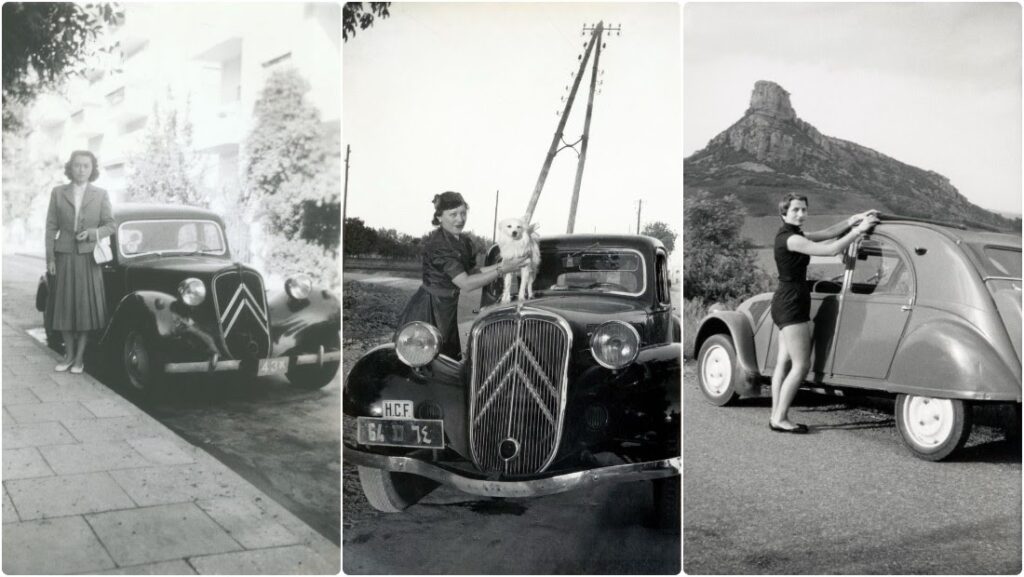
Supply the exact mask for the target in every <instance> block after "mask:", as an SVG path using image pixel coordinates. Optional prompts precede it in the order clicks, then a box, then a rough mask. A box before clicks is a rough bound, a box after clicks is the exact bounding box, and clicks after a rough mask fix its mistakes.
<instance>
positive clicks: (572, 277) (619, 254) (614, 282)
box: [533, 249, 646, 295]
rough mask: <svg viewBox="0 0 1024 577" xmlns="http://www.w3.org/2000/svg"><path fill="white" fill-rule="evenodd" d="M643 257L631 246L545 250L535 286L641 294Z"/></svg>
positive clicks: (542, 288) (542, 289) (561, 289)
mask: <svg viewBox="0 0 1024 577" xmlns="http://www.w3.org/2000/svg"><path fill="white" fill-rule="evenodd" d="M645 282H646V278H645V274H644V259H643V256H641V255H640V253H638V252H636V251H633V250H629V249H622V250H616V249H606V250H593V251H590V250H588V251H573V252H570V251H544V252H543V253H542V254H541V259H540V267H539V268H538V270H537V280H536V281H535V282H534V285H533V286H534V289H535V290H538V291H592V292H604V293H620V294H621V293H626V294H630V295H639V294H641V293H643V292H644V290H646V286H645Z"/></svg>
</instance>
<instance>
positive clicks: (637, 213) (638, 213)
mask: <svg viewBox="0 0 1024 577" xmlns="http://www.w3.org/2000/svg"><path fill="white" fill-rule="evenodd" d="M637 203H638V204H637V205H636V233H637V234H640V210H641V209H642V208H643V207H644V199H642V198H641V199H640V200H638V201H637Z"/></svg>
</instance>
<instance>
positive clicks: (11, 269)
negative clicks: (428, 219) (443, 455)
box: [2, 2, 343, 575]
mask: <svg viewBox="0 0 1024 577" xmlns="http://www.w3.org/2000/svg"><path fill="white" fill-rule="evenodd" d="M342 43H343V26H342V6H341V4H337V3H316V2H274V3H270V2H264V3H256V2H252V3H178V2H174V3H172V2H167V3H157V2H147V3H90V4H75V3H35V2H31V3H30V2H24V3H23V2H7V3H4V5H3V319H2V320H3V333H2V336H3V345H2V346H3V355H2V398H3V416H2V421H3V437H2V442H3V528H2V533H3V571H4V573H6V574H83V573H120V574H179V575H184V574H200V573H203V574H337V573H338V572H339V571H340V562H341V550H340V542H341V505H340V504H341V483H340V471H341V382H340V371H339V368H340V365H341V356H342V355H341V335H340V329H341V327H340V325H341V302H340V288H341V275H340V269H339V267H338V263H339V248H340V231H341V229H340V224H341V218H340V214H341V204H342V198H341V193H342V189H343V186H342V180H343V161H342V154H341V118H340V116H341V113H340V110H341V46H342Z"/></svg>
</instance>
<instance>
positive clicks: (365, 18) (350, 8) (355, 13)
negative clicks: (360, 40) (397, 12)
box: [341, 2, 391, 42]
mask: <svg viewBox="0 0 1024 577" xmlns="http://www.w3.org/2000/svg"><path fill="white" fill-rule="evenodd" d="M364 4H369V5H370V9H369V10H366V7H365V6H364ZM390 5H391V2H366V3H364V2H346V3H345V9H344V10H343V11H342V13H343V14H342V29H341V36H342V38H343V39H344V40H345V41H346V42H347V41H348V39H349V37H352V36H355V35H356V28H358V29H360V30H366V29H367V28H369V27H370V26H373V21H374V19H375V18H387V17H388V16H391V13H390V12H389V11H388V6H390Z"/></svg>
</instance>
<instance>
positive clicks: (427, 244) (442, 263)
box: [422, 227, 476, 290]
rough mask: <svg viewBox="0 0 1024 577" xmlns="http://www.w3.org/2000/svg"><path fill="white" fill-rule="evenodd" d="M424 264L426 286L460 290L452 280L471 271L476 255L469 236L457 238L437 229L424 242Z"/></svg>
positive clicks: (424, 282) (442, 229)
mask: <svg viewBox="0 0 1024 577" xmlns="http://www.w3.org/2000/svg"><path fill="white" fill-rule="evenodd" d="M422 262H423V284H424V285H425V286H428V287H436V288H443V289H456V290H458V288H459V287H457V286H456V285H455V283H453V282H452V279H453V278H455V277H457V276H459V275H460V274H462V273H468V272H469V271H471V270H472V269H473V266H474V265H476V255H475V254H474V252H473V243H472V242H471V241H470V240H469V237H468V236H466V235H459V236H455V235H453V234H451V233H450V232H447V231H445V230H444V228H441V227H437V229H435V230H434V231H433V232H431V233H430V234H428V235H427V238H426V240H425V241H424V242H423V253H422Z"/></svg>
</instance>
